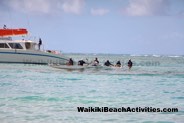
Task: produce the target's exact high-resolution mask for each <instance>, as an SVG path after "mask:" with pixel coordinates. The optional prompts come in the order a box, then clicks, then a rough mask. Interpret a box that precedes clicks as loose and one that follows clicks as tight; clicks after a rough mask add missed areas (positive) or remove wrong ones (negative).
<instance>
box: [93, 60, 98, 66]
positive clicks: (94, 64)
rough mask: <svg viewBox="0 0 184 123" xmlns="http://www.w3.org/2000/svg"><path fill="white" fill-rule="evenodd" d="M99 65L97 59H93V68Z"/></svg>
mask: <svg viewBox="0 0 184 123" xmlns="http://www.w3.org/2000/svg"><path fill="white" fill-rule="evenodd" d="M97 65H99V61H98V58H95V60H94V62H93V66H97Z"/></svg>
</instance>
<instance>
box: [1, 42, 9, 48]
mask: <svg viewBox="0 0 184 123" xmlns="http://www.w3.org/2000/svg"><path fill="white" fill-rule="evenodd" d="M0 48H9V47H8V45H7V44H6V43H0Z"/></svg>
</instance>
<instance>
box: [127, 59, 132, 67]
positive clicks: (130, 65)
mask: <svg viewBox="0 0 184 123" xmlns="http://www.w3.org/2000/svg"><path fill="white" fill-rule="evenodd" d="M132 65H133V63H132V61H131V59H130V60H129V61H128V67H129V69H131V68H132Z"/></svg>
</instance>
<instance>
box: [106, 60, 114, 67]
mask: <svg viewBox="0 0 184 123" xmlns="http://www.w3.org/2000/svg"><path fill="white" fill-rule="evenodd" d="M104 65H105V66H114V65H113V64H111V63H110V62H109V60H107V61H106V62H105V63H104Z"/></svg>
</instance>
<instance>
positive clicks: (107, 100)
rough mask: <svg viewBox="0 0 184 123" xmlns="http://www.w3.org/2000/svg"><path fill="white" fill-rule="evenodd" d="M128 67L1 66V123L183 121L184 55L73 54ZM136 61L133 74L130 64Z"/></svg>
mask: <svg viewBox="0 0 184 123" xmlns="http://www.w3.org/2000/svg"><path fill="white" fill-rule="evenodd" d="M67 55H68V57H72V58H73V59H74V60H76V61H77V60H80V59H86V58H87V59H88V61H91V60H93V59H94V58H95V57H98V59H99V61H100V63H101V64H103V63H104V62H105V60H107V59H108V60H110V61H111V62H112V63H116V61H118V60H121V62H122V64H123V65H124V66H123V68H117V69H114V68H113V69H95V68H94V69H93V68H92V69H86V70H83V71H77V70H76V71H67V70H61V69H56V68H52V67H49V66H42V65H24V64H0V123H112V122H113V123H120V122H121V123H183V122H184V56H160V55H142V56H141V55H140V56H137V55H110V54H67ZM129 59H132V61H133V63H134V66H133V67H132V69H131V70H129V69H128V68H127V66H126V63H127V61H128V60H129ZM77 107H117V108H119V107H131V108H135V107H143V108H144V107H154V108H178V112H167V113H163V112H78V110H77Z"/></svg>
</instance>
